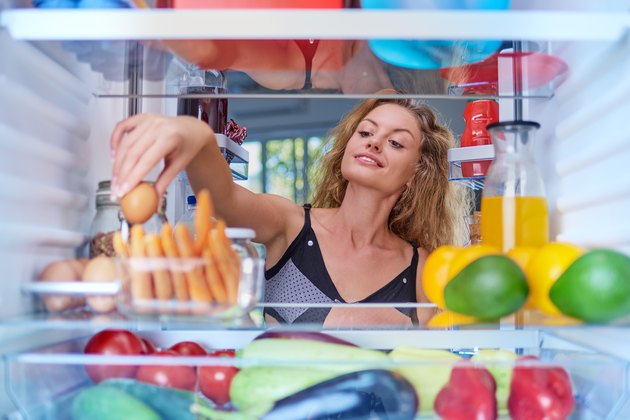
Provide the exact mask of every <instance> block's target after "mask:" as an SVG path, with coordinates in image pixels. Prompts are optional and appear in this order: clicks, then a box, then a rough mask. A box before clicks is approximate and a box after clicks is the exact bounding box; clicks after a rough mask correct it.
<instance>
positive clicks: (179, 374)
mask: <svg viewBox="0 0 630 420" xmlns="http://www.w3.org/2000/svg"><path fill="white" fill-rule="evenodd" d="M152 356H163V357H173V356H179V355H178V354H177V353H175V352H174V351H172V350H163V351H160V352H157V353H154V354H152ZM136 379H137V380H138V381H140V382H145V383H148V384H153V385H159V386H166V387H170V388H179V389H185V390H188V391H194V390H195V384H196V382H197V374H196V373H195V368H194V367H193V366H175V365H142V366H140V367H138V373H137V374H136Z"/></svg>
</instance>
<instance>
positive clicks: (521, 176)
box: [481, 121, 549, 252]
mask: <svg viewBox="0 0 630 420" xmlns="http://www.w3.org/2000/svg"><path fill="white" fill-rule="evenodd" d="M539 127H540V125H539V124H538V123H535V122H530V121H508V122H500V123H495V124H490V125H488V126H487V129H488V131H489V132H490V135H491V136H492V143H493V145H494V150H495V158H494V161H493V162H492V164H491V165H490V168H489V169H488V175H487V176H486V179H485V183H484V189H483V193H482V198H481V242H482V243H483V244H487V245H493V246H495V247H497V248H498V249H500V250H502V251H503V252H508V251H509V250H510V249H512V248H514V247H517V246H535V247H538V246H542V245H544V244H545V243H547V242H548V241H549V215H548V210H547V200H546V198H545V186H544V183H543V180H542V176H541V174H540V170H539V169H538V167H537V166H536V163H535V162H534V158H533V153H532V144H533V140H534V137H533V132H534V130H536V129H538V128H539Z"/></svg>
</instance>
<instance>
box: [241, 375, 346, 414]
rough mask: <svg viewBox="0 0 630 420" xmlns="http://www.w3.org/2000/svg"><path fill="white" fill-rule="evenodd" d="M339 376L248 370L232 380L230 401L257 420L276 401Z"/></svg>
mask: <svg viewBox="0 0 630 420" xmlns="http://www.w3.org/2000/svg"><path fill="white" fill-rule="evenodd" d="M338 375H339V372H336V371H329V370H322V369H312V368H300V367H267V366H260V367H248V368H245V369H241V370H240V371H239V372H238V373H237V374H236V375H235V376H234V378H232V383H231V385H230V400H231V401H232V404H233V405H234V407H235V408H237V409H238V410H240V411H242V412H246V413H248V414H250V415H252V416H253V417H258V416H260V415H262V414H263V413H266V412H267V411H269V410H270V409H271V408H272V407H273V405H274V404H275V402H276V401H278V400H280V399H282V398H284V397H287V396H289V395H291V394H293V393H295V392H298V391H301V390H303V389H306V388H308V387H310V386H313V385H315V384H318V383H320V382H323V381H325V380H327V379H331V378H334V377H335V376H338Z"/></svg>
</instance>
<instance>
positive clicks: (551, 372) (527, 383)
mask: <svg viewBox="0 0 630 420" xmlns="http://www.w3.org/2000/svg"><path fill="white" fill-rule="evenodd" d="M537 360H539V359H538V358H537V357H535V356H524V357H521V358H519V359H518V360H517V362H516V365H515V367H514V370H513V372H512V382H511V384H510V397H509V399H508V409H509V412H510V416H511V417H512V419H513V420H529V419H545V420H564V419H566V418H568V417H569V415H570V414H571V413H572V412H573V408H574V406H575V399H574V397H573V388H572V386H571V379H570V378H569V374H568V373H567V372H566V371H565V370H564V368H562V367H560V366H536V365H533V364H529V363H528V362H536V361H537Z"/></svg>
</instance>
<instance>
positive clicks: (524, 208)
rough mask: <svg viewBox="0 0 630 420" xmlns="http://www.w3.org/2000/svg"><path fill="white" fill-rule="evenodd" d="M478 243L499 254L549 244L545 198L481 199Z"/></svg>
mask: <svg viewBox="0 0 630 420" xmlns="http://www.w3.org/2000/svg"><path fill="white" fill-rule="evenodd" d="M481 220H482V222H481V240H482V242H483V243H484V244H488V245H493V246H495V247H497V248H498V249H500V250H502V251H503V252H507V251H509V250H510V249H512V248H514V247H517V246H535V247H539V246H542V245H544V244H546V243H547V242H549V216H548V212H547V200H546V199H545V197H484V198H482V199H481Z"/></svg>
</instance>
